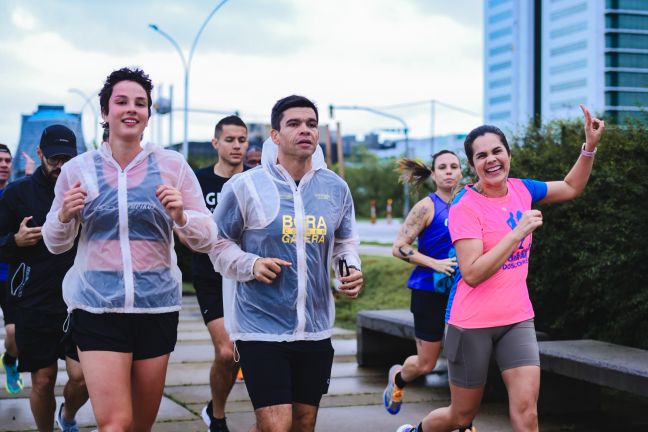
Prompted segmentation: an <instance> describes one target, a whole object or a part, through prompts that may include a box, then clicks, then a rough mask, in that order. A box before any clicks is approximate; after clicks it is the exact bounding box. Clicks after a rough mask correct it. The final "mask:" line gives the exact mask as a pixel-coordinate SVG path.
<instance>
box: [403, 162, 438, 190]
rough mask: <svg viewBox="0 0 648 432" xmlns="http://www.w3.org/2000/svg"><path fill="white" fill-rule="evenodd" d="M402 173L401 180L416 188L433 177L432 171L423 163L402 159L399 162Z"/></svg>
mask: <svg viewBox="0 0 648 432" xmlns="http://www.w3.org/2000/svg"><path fill="white" fill-rule="evenodd" d="M396 163H397V164H398V171H400V173H401V176H400V180H401V182H403V183H408V184H410V185H412V186H414V187H419V186H421V185H422V184H423V183H425V181H426V180H427V179H428V178H429V177H430V176H431V175H432V170H431V169H430V168H429V167H428V166H427V165H425V164H424V163H423V162H421V161H418V160H414V159H407V158H402V159H399V160H398V161H397V162H396Z"/></svg>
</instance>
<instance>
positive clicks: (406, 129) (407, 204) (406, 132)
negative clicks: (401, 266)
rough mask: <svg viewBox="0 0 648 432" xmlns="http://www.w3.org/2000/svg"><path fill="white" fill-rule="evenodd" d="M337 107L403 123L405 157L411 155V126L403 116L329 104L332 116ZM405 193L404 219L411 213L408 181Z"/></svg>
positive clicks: (404, 189) (371, 109)
mask: <svg viewBox="0 0 648 432" xmlns="http://www.w3.org/2000/svg"><path fill="white" fill-rule="evenodd" d="M336 109H338V110H359V111H367V112H370V113H373V114H376V115H379V116H382V117H387V118H390V119H392V120H396V121H397V122H399V123H400V124H401V125H403V134H404V135H405V157H406V158H409V157H410V149H409V127H408V126H407V122H406V121H405V120H404V119H403V118H402V117H399V116H397V115H394V114H390V113H387V112H384V111H380V110H377V109H375V108H371V107H365V106H359V105H329V114H330V116H331V117H333V111H334V110H336ZM403 195H404V196H403V219H405V218H407V214H408V213H409V208H410V199H409V185H408V184H407V182H403Z"/></svg>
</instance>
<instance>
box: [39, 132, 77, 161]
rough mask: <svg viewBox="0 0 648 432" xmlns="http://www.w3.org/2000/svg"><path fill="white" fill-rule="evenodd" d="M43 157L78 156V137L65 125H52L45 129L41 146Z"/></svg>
mask: <svg viewBox="0 0 648 432" xmlns="http://www.w3.org/2000/svg"><path fill="white" fill-rule="evenodd" d="M39 147H40V149H41V152H42V153H43V156H45V157H46V158H48V157H53V156H62V155H64V156H70V157H74V156H76V155H77V148H76V136H75V135H74V132H72V130H70V128H68V127H66V126H63V125H58V124H56V125H52V126H48V127H46V128H45V130H44V131H43V134H42V135H41V140H40V145H39Z"/></svg>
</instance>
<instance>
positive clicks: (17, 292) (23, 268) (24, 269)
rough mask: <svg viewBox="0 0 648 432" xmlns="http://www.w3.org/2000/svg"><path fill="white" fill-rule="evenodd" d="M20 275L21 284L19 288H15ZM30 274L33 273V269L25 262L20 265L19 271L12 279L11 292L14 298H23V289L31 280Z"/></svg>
mask: <svg viewBox="0 0 648 432" xmlns="http://www.w3.org/2000/svg"><path fill="white" fill-rule="evenodd" d="M18 273H20V276H21V279H20V283H19V284H18V286H16V287H14V281H15V280H16V276H18ZM29 273H31V267H29V266H28V265H27V264H25V263H24V262H23V263H20V265H19V266H18V269H16V272H15V273H14V274H13V276H12V277H11V283H10V284H9V290H10V292H11V295H12V297H22V293H23V288H24V287H25V284H26V283H27V280H29Z"/></svg>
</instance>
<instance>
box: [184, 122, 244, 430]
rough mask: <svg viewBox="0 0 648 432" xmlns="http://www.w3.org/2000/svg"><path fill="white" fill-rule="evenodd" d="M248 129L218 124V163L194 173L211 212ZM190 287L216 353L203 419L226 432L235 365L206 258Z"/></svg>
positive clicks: (235, 169) (218, 280)
mask: <svg viewBox="0 0 648 432" xmlns="http://www.w3.org/2000/svg"><path fill="white" fill-rule="evenodd" d="M247 132H248V131H247V126H246V125H245V123H244V122H243V121H242V120H241V119H240V118H239V117H237V116H229V117H225V118H224V119H222V120H221V121H219V122H218V124H217V125H216V128H215V131H214V138H212V145H213V146H214V149H216V151H217V152H218V162H216V164H214V165H212V166H208V167H206V168H201V169H199V170H196V177H198V182H199V183H200V187H201V188H202V192H203V196H204V198H205V204H206V205H207V208H208V209H209V210H210V211H212V212H213V211H214V209H215V208H216V205H217V204H218V196H219V195H220V191H221V189H222V188H223V185H224V184H225V182H227V180H229V179H230V177H232V176H233V175H234V174H237V173H240V172H242V171H243V160H244V158H245V153H246V151H247V147H248V137H247ZM192 270H193V284H194V288H195V289H196V297H197V298H198V304H199V305H200V311H201V313H202V315H203V320H204V321H205V324H206V325H207V329H208V330H209V334H210V336H211V339H212V342H213V344H214V349H215V354H216V356H215V359H214V362H213V363H212V366H211V370H210V373H209V385H210V388H211V400H210V401H209V403H208V404H207V406H206V407H205V408H204V409H203V410H202V418H203V420H204V421H205V423H206V424H207V426H209V430H210V431H211V432H215V431H218V432H227V431H228V428H227V424H226V422H225V402H226V401H227V396H228V395H229V393H230V391H231V390H232V386H233V385H234V382H235V381H236V374H237V372H238V368H239V366H238V363H235V362H234V352H233V349H232V341H231V340H230V338H229V336H228V334H227V331H226V330H225V320H224V319H223V315H224V314H223V279H222V277H221V275H220V274H218V273H216V272H215V271H214V266H213V265H212V263H211V261H210V259H209V256H208V255H207V254H197V253H195V254H194V255H193V260H192Z"/></svg>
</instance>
